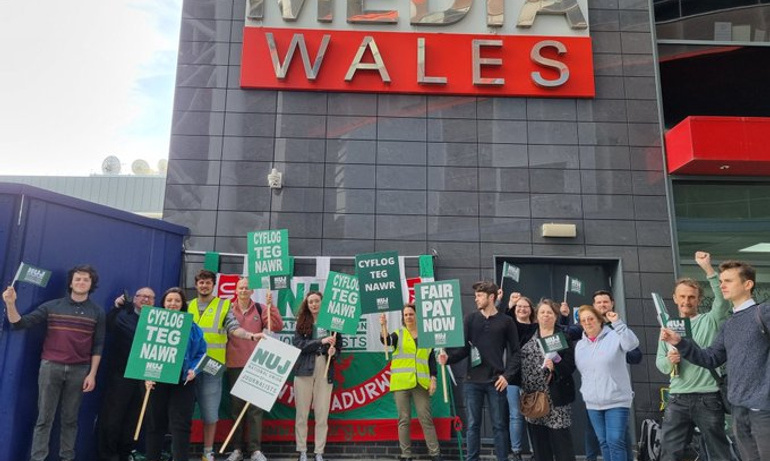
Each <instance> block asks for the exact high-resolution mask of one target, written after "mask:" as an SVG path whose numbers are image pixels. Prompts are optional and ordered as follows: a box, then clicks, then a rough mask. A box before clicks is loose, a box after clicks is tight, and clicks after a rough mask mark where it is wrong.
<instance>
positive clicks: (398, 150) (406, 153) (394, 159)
mask: <svg viewBox="0 0 770 461" xmlns="http://www.w3.org/2000/svg"><path fill="white" fill-rule="evenodd" d="M426 156H427V154H426V145H425V143H424V142H415V141H379V142H377V164H378V165H425V164H426V163H427V160H426Z"/></svg>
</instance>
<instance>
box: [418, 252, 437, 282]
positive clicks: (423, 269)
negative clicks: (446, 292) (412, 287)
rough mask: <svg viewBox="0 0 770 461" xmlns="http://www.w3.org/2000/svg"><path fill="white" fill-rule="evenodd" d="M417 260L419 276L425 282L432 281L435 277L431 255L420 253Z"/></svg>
mask: <svg viewBox="0 0 770 461" xmlns="http://www.w3.org/2000/svg"><path fill="white" fill-rule="evenodd" d="M418 262H419V264H420V278H421V279H423V280H425V281H426V282H432V281H433V278H434V277H435V275H434V273H433V256H432V255H420V257H419V258H418Z"/></svg>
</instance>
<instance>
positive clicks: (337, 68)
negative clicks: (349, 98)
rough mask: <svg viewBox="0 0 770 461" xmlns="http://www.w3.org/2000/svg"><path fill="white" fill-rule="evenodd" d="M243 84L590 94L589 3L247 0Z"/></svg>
mask: <svg viewBox="0 0 770 461" xmlns="http://www.w3.org/2000/svg"><path fill="white" fill-rule="evenodd" d="M241 87H243V88H260V89H278V90H314V91H352V92H374V93H379V92H396V93H430V94H456V95H490V96H536V97H559V98H574V97H577V98H590V97H593V96H594V95H595V89H594V70H593V59H592V52H591V37H590V36H589V28H588V0H476V1H473V0H430V1H429V0H278V1H277V2H269V1H264V0H247V2H246V19H245V26H244V30H243V55H242V58H241Z"/></svg>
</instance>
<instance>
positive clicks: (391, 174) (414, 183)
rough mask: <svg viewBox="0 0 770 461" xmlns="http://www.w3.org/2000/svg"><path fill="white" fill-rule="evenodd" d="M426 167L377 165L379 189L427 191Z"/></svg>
mask: <svg viewBox="0 0 770 461" xmlns="http://www.w3.org/2000/svg"><path fill="white" fill-rule="evenodd" d="M426 170H427V169H426V167H420V166H395V165H377V167H376V175H377V179H376V181H377V189H396V190H425V188H426V187H427V181H426V179H427V171H426Z"/></svg>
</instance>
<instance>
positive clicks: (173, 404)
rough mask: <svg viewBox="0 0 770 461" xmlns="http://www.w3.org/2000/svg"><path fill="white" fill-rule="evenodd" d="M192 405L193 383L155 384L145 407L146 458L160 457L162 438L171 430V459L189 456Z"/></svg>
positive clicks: (193, 400)
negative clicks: (184, 384)
mask: <svg viewBox="0 0 770 461" xmlns="http://www.w3.org/2000/svg"><path fill="white" fill-rule="evenodd" d="M194 408H195V386H194V385H193V383H188V384H187V385H186V386H183V385H182V384H165V383H155V389H153V391H152V392H151V393H150V401H149V403H148V408H147V425H146V427H145V428H146V430H147V432H146V434H145V441H146V442H147V461H158V460H160V453H161V450H162V449H163V439H164V437H165V435H166V434H167V433H168V432H171V455H172V456H173V457H174V459H175V460H177V459H178V460H186V459H190V431H191V427H192V416H193V409H194Z"/></svg>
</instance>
